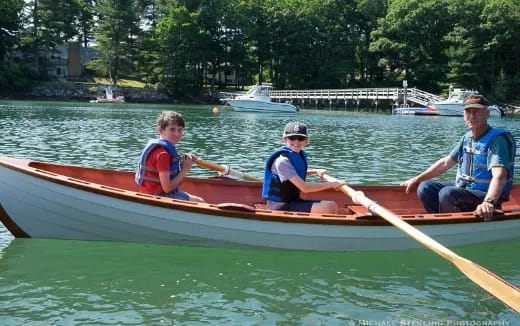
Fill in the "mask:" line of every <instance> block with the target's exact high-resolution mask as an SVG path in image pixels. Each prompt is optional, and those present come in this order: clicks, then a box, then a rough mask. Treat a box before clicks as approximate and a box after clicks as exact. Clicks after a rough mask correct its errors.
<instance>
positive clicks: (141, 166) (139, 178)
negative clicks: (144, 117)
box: [135, 139, 181, 191]
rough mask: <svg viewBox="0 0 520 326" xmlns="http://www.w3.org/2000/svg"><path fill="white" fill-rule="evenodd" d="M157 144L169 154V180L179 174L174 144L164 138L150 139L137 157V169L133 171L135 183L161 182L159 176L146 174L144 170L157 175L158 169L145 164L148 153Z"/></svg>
mask: <svg viewBox="0 0 520 326" xmlns="http://www.w3.org/2000/svg"><path fill="white" fill-rule="evenodd" d="M157 146H162V147H164V149H166V150H167V151H168V153H169V154H170V156H171V158H172V160H171V162H170V180H171V179H173V178H175V176H176V175H177V174H179V170H180V161H181V160H180V156H179V154H177V151H176V150H175V146H173V145H172V144H171V143H170V142H169V141H167V140H164V139H152V140H150V141H149V142H148V144H146V146H145V147H144V149H143V152H142V153H141V157H140V158H139V163H138V164H137V169H136V171H135V183H137V184H138V185H141V184H143V181H144V180H146V181H150V182H156V183H161V180H159V178H158V177H157V178H154V177H150V176H146V175H145V172H146V171H148V172H152V173H156V174H157V176H159V175H158V174H159V171H157V169H155V168H152V167H149V166H146V160H147V159H148V155H149V154H150V153H151V152H152V150H153V149H155V148H156V147H157ZM177 189H178V187H177V188H175V189H174V190H172V191H176V190H177Z"/></svg>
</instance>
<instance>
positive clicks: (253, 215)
mask: <svg viewBox="0 0 520 326" xmlns="http://www.w3.org/2000/svg"><path fill="white" fill-rule="evenodd" d="M33 163H34V164H38V165H48V166H58V167H65V168H67V167H72V168H79V169H85V170H95V171H110V172H121V173H131V172H128V171H121V170H111V169H102V168H92V167H82V166H75V165H65V164H58V163H49V162H42V161H35V160H31V159H21V158H11V157H7V156H0V166H3V167H5V168H8V169H12V170H16V171H18V172H20V173H23V174H26V175H30V176H33V177H36V178H39V179H43V180H46V181H49V182H52V183H56V184H60V185H63V186H67V187H71V188H74V189H79V190H83V191H88V192H91V193H95V194H99V195H103V196H107V197H111V198H117V199H121V200H125V201H130V202H137V203H140V204H145V205H150V206H154V207H164V208H169V209H175V210H180V211H188V212H194V213H199V214H205V215H208V216H209V215H216V216H221V217H230V218H241V219H247V220H256V221H270V222H282V223H305V224H320V225H351V226H391V224H390V223H388V222H387V221H385V220H384V219H382V218H380V217H378V216H371V215H370V214H351V215H346V214H315V213H302V212H289V211H273V210H268V209H261V208H253V207H248V206H247V205H243V204H238V203H236V204H234V203H220V204H212V203H197V202H191V201H183V200H177V199H171V198H167V197H161V196H154V195H149V194H145V193H140V192H135V191H131V190H126V189H122V188H116V187H112V186H108V185H103V184H99V183H94V182H90V181H86V180H82V179H78V178H73V177H69V176H67V175H64V174H58V173H54V172H51V171H47V170H45V169H43V168H42V167H32V166H31V164H33ZM187 179H189V180H190V181H191V182H193V183H220V184H227V185H237V186H240V185H244V184H251V183H252V182H251V181H241V180H229V179H227V178H219V177H217V178H197V177H187ZM364 187H369V188H370V187H372V188H383V187H393V186H391V185H366V186H364ZM0 204H1V203H0ZM398 216H399V217H400V218H402V219H403V220H405V221H406V222H407V223H410V224H412V225H439V224H441V225H448V224H461V223H482V222H483V220H482V219H480V218H478V217H476V216H475V215H474V214H472V213H471V212H462V213H442V214H427V213H421V214H402V215H398ZM516 219H520V207H518V208H516V209H511V210H505V211H504V214H502V215H497V216H495V218H494V219H493V220H491V221H488V222H486V223H493V222H499V221H507V220H516ZM11 222H14V221H11ZM15 225H16V224H15Z"/></svg>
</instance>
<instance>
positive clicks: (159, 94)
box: [0, 81, 218, 104]
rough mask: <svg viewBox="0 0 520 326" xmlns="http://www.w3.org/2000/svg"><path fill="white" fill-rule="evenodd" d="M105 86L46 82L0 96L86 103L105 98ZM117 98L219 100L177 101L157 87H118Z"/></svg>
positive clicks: (208, 99) (210, 99)
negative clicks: (16, 92) (26, 89)
mask: <svg viewBox="0 0 520 326" xmlns="http://www.w3.org/2000/svg"><path fill="white" fill-rule="evenodd" d="M103 87H104V86H103V85H99V84H95V83H71V82H61V81H53V82H45V83H38V84H35V85H33V87H32V89H31V90H29V91H27V92H25V93H18V94H5V93H4V94H0V98H2V97H3V98H7V99H19V100H20V99H30V100H56V101H86V102H88V101H89V100H94V99H96V97H98V96H104V95H105V92H104V88H103ZM113 93H114V94H113V95H114V97H115V96H124V97H125V101H126V102H135V103H189V104H214V103H218V98H216V97H214V96H212V95H211V94H206V95H203V96H199V97H196V98H190V99H182V100H180V99H175V98H172V97H170V96H168V94H166V93H165V92H163V91H161V90H160V89H158V88H155V87H121V86H119V87H117V88H116V89H114V91H113Z"/></svg>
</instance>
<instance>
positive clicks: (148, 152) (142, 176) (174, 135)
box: [135, 111, 204, 202]
mask: <svg viewBox="0 0 520 326" xmlns="http://www.w3.org/2000/svg"><path fill="white" fill-rule="evenodd" d="M184 126H185V125H184V119H183V118H182V115H181V114H180V113H177V112H174V111H163V112H161V114H159V117H158V118H157V129H158V131H159V135H160V138H159V139H154V140H150V141H149V142H148V144H147V145H146V147H145V148H144V150H143V152H142V154H141V157H140V159H139V164H138V167H137V171H136V173H135V182H136V183H137V184H138V185H140V188H139V191H140V192H143V193H147V194H151V195H157V196H163V197H169V198H173V199H181V200H191V201H197V202H204V200H203V199H202V198H200V197H198V196H195V195H192V194H189V193H187V192H184V191H181V190H180V189H179V185H180V183H181V182H182V179H184V177H185V176H186V174H188V172H189V171H190V169H191V166H192V164H193V162H194V161H195V160H196V157H195V156H194V155H193V154H188V155H184V157H183V159H182V164H181V156H180V155H179V154H177V151H176V149H175V145H177V143H178V142H180V141H181V139H182V136H183V130H184Z"/></svg>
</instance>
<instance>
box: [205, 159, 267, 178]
mask: <svg viewBox="0 0 520 326" xmlns="http://www.w3.org/2000/svg"><path fill="white" fill-rule="evenodd" d="M195 163H197V165H199V166H202V167H204V168H207V169H210V170H213V171H217V172H220V173H221V174H223V175H230V176H233V177H235V178H242V179H244V180H248V181H256V182H262V179H259V178H255V177H253V176H250V175H247V174H245V173H242V172H239V171H236V170H233V169H232V168H231V167H230V166H222V165H219V164H215V163H211V162H208V161H204V160H202V159H200V158H198V159H197V160H196V161H195Z"/></svg>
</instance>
